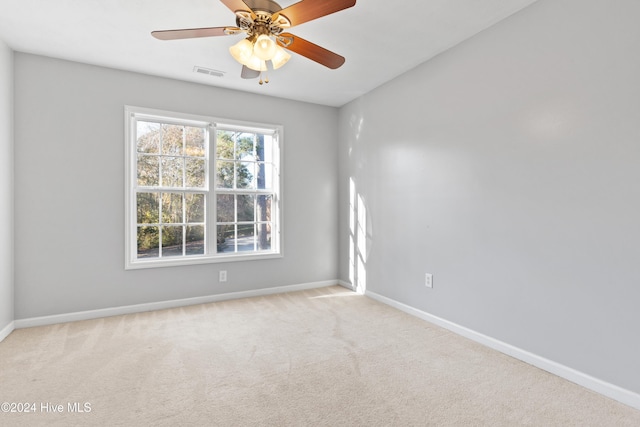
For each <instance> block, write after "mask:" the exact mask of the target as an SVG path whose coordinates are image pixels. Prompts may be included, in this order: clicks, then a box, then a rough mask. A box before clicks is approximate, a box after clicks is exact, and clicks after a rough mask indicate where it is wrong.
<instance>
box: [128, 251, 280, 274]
mask: <svg viewBox="0 0 640 427" xmlns="http://www.w3.org/2000/svg"><path fill="white" fill-rule="evenodd" d="M282 257H283V255H282V253H278V252H265V253H260V254H257V253H251V254H246V255H245V254H238V253H233V254H228V255H220V254H218V255H215V256H206V255H205V256H198V257H196V256H194V257H189V258H164V259H148V260H135V261H129V260H127V261H126V262H125V267H124V269H125V270H139V269H144V268H162V267H182V266H187V265H199V264H216V263H221V262H238V261H257V260H264V259H274V258H282Z"/></svg>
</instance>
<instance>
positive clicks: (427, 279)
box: [424, 273, 433, 288]
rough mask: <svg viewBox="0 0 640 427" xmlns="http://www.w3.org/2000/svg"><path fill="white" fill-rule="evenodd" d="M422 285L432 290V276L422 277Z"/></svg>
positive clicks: (429, 274)
mask: <svg viewBox="0 0 640 427" xmlns="http://www.w3.org/2000/svg"><path fill="white" fill-rule="evenodd" d="M424 285H425V286H426V287H427V288H433V274H431V273H425V275H424Z"/></svg>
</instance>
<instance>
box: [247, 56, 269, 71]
mask: <svg viewBox="0 0 640 427" xmlns="http://www.w3.org/2000/svg"><path fill="white" fill-rule="evenodd" d="M242 65H246V66H247V67H248V68H251V69H252V70H255V71H267V63H266V62H265V61H263V60H262V59H260V58H258V57H257V56H256V55H251V57H250V58H249V60H248V61H247V62H246V63H245V64H242Z"/></svg>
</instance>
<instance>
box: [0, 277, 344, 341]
mask: <svg viewBox="0 0 640 427" xmlns="http://www.w3.org/2000/svg"><path fill="white" fill-rule="evenodd" d="M337 284H338V281H337V280H327V281H323V282H312V283H303V284H299V285H288V286H278V287H275V288H265V289H256V290H251V291H241V292H231V293H227V294H219V295H206V296H202V297H195V298H184V299H177V300H170V301H159V302H150V303H146V304H135V305H125V306H121V307H111V308H102V309H98V310H89V311H78V312H75V313H65V314H55V315H52V316H42V317H31V318H26V319H16V320H15V321H14V322H13V324H15V325H14V326H15V329H20V328H31V327H34V326H45V325H55V324H57V323H66V322H75V321H78V320H89V319H98V318H101V317H110V316H119V315H121V314H132V313H142V312H145V311H154V310H164V309H167V308H175V307H184V306H188V305H196V304H207V303H211V302H218V301H227V300H232V299H240V298H251V297H259V296H265V295H273V294H281V293H285V292H294V291H303V290H307V289H315V288H324V287H327V286H335V285H337ZM5 329H7V328H5ZM11 330H13V329H11ZM3 331H4V330H3ZM9 332H11V331H9ZM7 335H8V334H7ZM0 336H1V335H0Z"/></svg>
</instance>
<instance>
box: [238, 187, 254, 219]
mask: <svg viewBox="0 0 640 427" xmlns="http://www.w3.org/2000/svg"><path fill="white" fill-rule="evenodd" d="M237 200H238V221H252V222H253V221H255V218H254V215H255V201H256V198H255V196H252V195H249V194H240V195H238V199H237Z"/></svg>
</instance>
